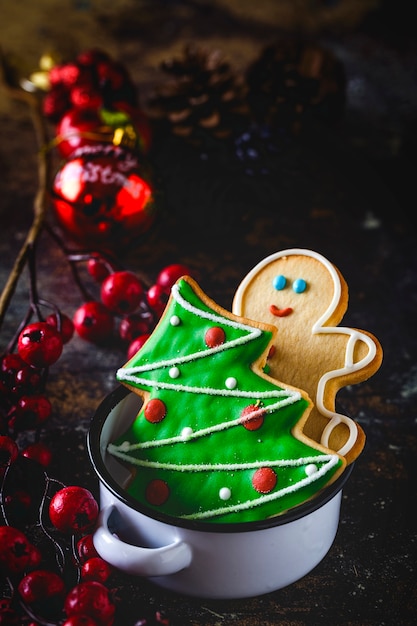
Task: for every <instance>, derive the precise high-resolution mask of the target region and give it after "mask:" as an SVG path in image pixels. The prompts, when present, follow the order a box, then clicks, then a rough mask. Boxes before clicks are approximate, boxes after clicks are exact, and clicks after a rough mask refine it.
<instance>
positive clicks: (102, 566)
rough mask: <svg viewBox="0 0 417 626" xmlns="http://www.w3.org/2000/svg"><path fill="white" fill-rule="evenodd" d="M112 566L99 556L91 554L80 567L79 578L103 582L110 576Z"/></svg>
mask: <svg viewBox="0 0 417 626" xmlns="http://www.w3.org/2000/svg"><path fill="white" fill-rule="evenodd" d="M112 571H113V570H112V567H111V566H110V565H109V564H108V563H106V561H104V559H102V558H101V557H99V556H93V557H91V559H88V561H86V562H85V563H84V564H83V566H82V568H81V580H97V581H98V582H99V583H105V582H106V580H108V578H110V576H111V573H112Z"/></svg>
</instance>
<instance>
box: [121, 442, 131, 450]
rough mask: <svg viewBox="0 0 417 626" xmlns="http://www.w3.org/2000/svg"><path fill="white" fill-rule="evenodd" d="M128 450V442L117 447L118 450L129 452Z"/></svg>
mask: <svg viewBox="0 0 417 626" xmlns="http://www.w3.org/2000/svg"><path fill="white" fill-rule="evenodd" d="M129 448H130V443H129V442H128V441H122V443H121V444H120V446H119V450H129Z"/></svg>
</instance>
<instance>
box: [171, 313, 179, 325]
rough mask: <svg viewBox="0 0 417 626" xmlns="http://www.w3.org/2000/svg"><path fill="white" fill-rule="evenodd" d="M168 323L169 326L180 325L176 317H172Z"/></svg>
mask: <svg viewBox="0 0 417 626" xmlns="http://www.w3.org/2000/svg"><path fill="white" fill-rule="evenodd" d="M169 323H170V324H171V326H179V325H180V324H181V320H180V318H179V317H178V315H173V316H172V317H171V319H170V320H169Z"/></svg>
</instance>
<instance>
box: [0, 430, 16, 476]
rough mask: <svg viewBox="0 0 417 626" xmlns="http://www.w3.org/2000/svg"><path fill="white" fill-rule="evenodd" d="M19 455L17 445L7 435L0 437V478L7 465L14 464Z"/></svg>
mask: <svg viewBox="0 0 417 626" xmlns="http://www.w3.org/2000/svg"><path fill="white" fill-rule="evenodd" d="M18 455H19V448H18V447H17V443H16V442H15V441H14V439H12V438H11V437H8V436H7V435H0V476H1V475H2V470H4V469H5V468H6V467H7V465H11V464H12V463H14V462H15V461H16V459H17V457H18Z"/></svg>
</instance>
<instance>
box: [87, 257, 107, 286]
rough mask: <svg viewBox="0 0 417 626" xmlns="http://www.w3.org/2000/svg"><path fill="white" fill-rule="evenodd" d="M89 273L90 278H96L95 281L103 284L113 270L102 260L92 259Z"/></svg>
mask: <svg viewBox="0 0 417 626" xmlns="http://www.w3.org/2000/svg"><path fill="white" fill-rule="evenodd" d="M87 271H88V273H89V274H90V276H91V277H92V278H94V280H96V281H97V282H98V283H101V282H102V281H103V280H104V279H105V278H107V276H108V275H109V274H110V272H111V271H112V269H111V268H110V267H109V264H108V263H106V262H105V261H103V260H102V259H97V258H95V257H92V258H91V259H88V262H87Z"/></svg>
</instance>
